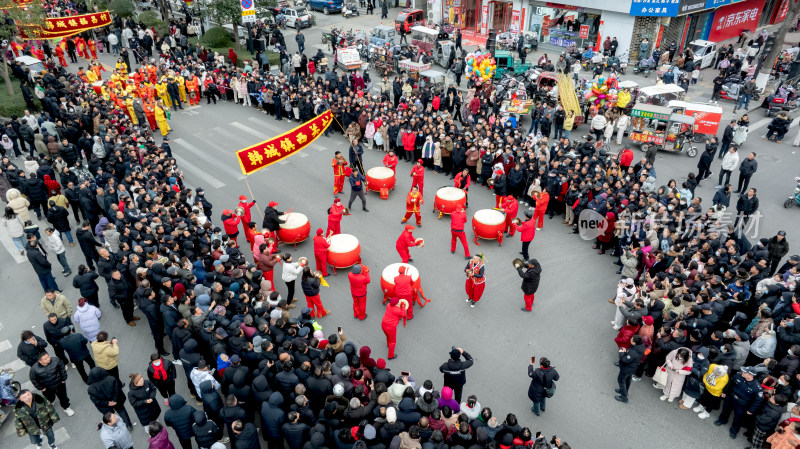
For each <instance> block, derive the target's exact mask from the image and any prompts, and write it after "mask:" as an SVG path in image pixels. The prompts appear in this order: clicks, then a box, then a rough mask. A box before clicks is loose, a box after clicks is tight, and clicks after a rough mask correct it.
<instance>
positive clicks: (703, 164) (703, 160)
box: [696, 137, 717, 183]
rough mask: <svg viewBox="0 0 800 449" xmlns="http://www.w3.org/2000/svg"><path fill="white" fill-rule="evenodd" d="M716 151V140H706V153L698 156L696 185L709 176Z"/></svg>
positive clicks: (713, 138)
mask: <svg viewBox="0 0 800 449" xmlns="http://www.w3.org/2000/svg"><path fill="white" fill-rule="evenodd" d="M715 151H717V138H716V137H712V138H711V140H706V151H704V152H703V154H701V155H700V160H699V161H698V162H697V178H696V179H697V181H698V183H699V182H700V181H702V180H704V179H706V178H708V177H709V175H711V163H712V162H714V152H715Z"/></svg>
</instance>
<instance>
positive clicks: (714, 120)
mask: <svg viewBox="0 0 800 449" xmlns="http://www.w3.org/2000/svg"><path fill="white" fill-rule="evenodd" d="M667 107H668V108H670V109H672V112H674V113H678V114H686V115H688V116H690V117H694V130H693V131H694V135H693V136H692V138H693V140H694V141H695V142H701V141H703V139H706V138H710V137H711V136H716V135H717V131H719V124H720V122H721V121H722V108H721V107H719V106H714V105H711V104H700V103H689V102H686V101H680V100H673V101H670V102H669V103H668V104H667Z"/></svg>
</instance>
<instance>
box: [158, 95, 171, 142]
mask: <svg viewBox="0 0 800 449" xmlns="http://www.w3.org/2000/svg"><path fill="white" fill-rule="evenodd" d="M155 114H156V123H158V129H160V130H161V135H162V136H166V135H167V133H169V132H170V131H172V130H171V129H170V127H169V124H167V114H166V113H165V112H164V108H162V107H161V104H160V103H159V104H157V105H156V108H155Z"/></svg>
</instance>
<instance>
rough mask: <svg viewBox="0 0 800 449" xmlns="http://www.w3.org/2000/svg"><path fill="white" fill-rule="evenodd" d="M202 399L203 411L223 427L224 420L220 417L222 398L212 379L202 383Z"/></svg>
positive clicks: (218, 425)
mask: <svg viewBox="0 0 800 449" xmlns="http://www.w3.org/2000/svg"><path fill="white" fill-rule="evenodd" d="M200 399H201V400H202V401H203V411H205V412H206V416H208V418H209V419H211V420H212V421H214V422H215V423H217V427H219V428H220V429H222V426H223V424H224V421H223V420H222V418H220V412H221V411H222V398H221V397H220V395H219V393H218V392H217V390H215V389H214V384H213V383H211V381H210V380H204V381H203V382H201V383H200ZM220 436H222V435H221V434H220Z"/></svg>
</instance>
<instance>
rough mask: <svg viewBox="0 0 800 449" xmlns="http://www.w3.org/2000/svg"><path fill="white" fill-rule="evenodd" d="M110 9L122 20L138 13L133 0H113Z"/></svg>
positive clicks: (109, 5)
mask: <svg viewBox="0 0 800 449" xmlns="http://www.w3.org/2000/svg"><path fill="white" fill-rule="evenodd" d="M108 9H109V10H110V11H111V12H113V13H114V14H116V15H118V16H120V17H122V18H128V17H131V16H133V14H134V13H135V12H136V7H135V6H133V2H132V1H131V0H113V1H112V2H111V3H109V4H108Z"/></svg>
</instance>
